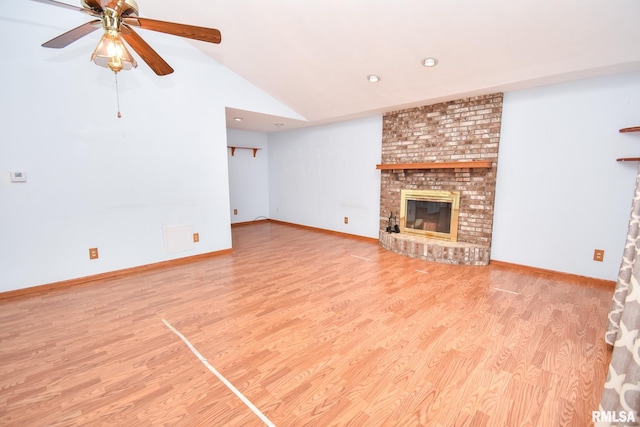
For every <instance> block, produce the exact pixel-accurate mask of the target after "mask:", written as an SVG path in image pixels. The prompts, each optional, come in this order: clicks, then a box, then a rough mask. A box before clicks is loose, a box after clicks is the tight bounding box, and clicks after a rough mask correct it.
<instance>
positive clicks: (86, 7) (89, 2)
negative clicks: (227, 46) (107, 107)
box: [33, 0, 222, 76]
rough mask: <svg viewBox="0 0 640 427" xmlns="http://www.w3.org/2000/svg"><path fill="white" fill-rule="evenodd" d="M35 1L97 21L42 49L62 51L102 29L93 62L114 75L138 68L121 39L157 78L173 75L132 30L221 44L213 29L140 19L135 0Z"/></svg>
mask: <svg viewBox="0 0 640 427" xmlns="http://www.w3.org/2000/svg"><path fill="white" fill-rule="evenodd" d="M33 1H37V2H38V3H45V4H50V5H53V6H58V7H63V8H65V9H71V10H77V11H79V12H83V13H86V14H88V15H91V16H93V17H95V18H98V19H95V20H93V21H89V22H87V23H86V24H82V25H80V26H79V27H76V28H74V29H72V30H70V31H67V32H66V33H64V34H61V35H59V36H58V37H55V38H53V39H51V40H49V41H48V42H46V43H44V44H43V45H42V46H43V47H49V48H56V49H61V48H63V47H66V46H68V45H69V44H71V43H73V42H74V41H76V40H78V39H80V38H82V37H84V36H86V35H87V34H90V33H92V32H93V31H95V30H97V29H98V28H102V29H103V30H104V34H103V36H102V38H101V39H100V42H99V43H98V46H97V47H96V49H95V51H94V52H93V54H92V55H91V60H92V61H93V62H94V63H96V64H97V65H100V66H101V67H107V68H109V69H111V70H112V71H113V72H114V73H117V72H119V71H120V70H130V69H131V68H134V67H136V66H137V65H138V64H137V63H136V60H135V59H134V58H133V57H132V56H131V53H130V52H129V51H128V50H127V48H126V46H125V44H124V43H123V42H122V39H124V41H126V42H127V44H128V45H129V46H130V47H131V48H133V50H134V51H135V52H136V53H137V54H138V55H140V57H141V58H142V59H143V60H144V62H146V63H147V65H149V67H150V68H151V69H152V70H153V71H154V72H155V73H156V74H157V75H159V76H164V75H167V74H171V73H172V72H173V68H171V66H170V65H169V64H167V62H166V61H165V60H164V59H162V58H161V57H160V55H158V53H157V52H156V51H155V50H153V49H152V48H151V46H149V44H148V43H147V42H145V41H144V40H143V39H142V37H140V35H138V33H137V32H135V31H134V29H133V28H132V27H138V28H142V29H145V30H151V31H158V32H161V33H166V34H172V35H176V36H180V37H186V38H189V39H194V40H201V41H205V42H209V43H220V41H221V40H222V37H221V35H220V31H218V30H216V29H213V28H205V27H197V26H194V25H185V24H177V23H174V22H165V21H158V20H155V19H149V18H141V17H139V16H138V5H137V4H136V2H135V0H81V4H82V7H77V6H72V5H69V4H66V3H62V2H59V1H55V0H33Z"/></svg>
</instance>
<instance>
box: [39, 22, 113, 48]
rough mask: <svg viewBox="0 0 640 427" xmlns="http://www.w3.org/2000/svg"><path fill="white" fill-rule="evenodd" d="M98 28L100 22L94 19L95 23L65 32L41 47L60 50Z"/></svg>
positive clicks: (100, 24) (88, 23) (100, 26)
mask: <svg viewBox="0 0 640 427" xmlns="http://www.w3.org/2000/svg"><path fill="white" fill-rule="evenodd" d="M98 28H102V21H100V20H99V19H96V20H95V21H90V22H87V23H86V24H82V25H80V26H79V27H76V28H74V29H73V30H70V31H67V32H66V33H64V34H61V35H59V36H58V37H56V38H53V39H51V40H49V41H48V42H46V43H44V44H43V45H42V47H50V48H54V49H62V48H63V47H66V46H68V45H70V44H71V43H73V42H74V41H76V40H78V39H80V38H82V37H84V36H86V35H87V34H90V33H92V32H94V31H95V30H97V29H98Z"/></svg>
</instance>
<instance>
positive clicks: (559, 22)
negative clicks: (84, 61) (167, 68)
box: [64, 0, 640, 132]
mask: <svg viewBox="0 0 640 427" xmlns="http://www.w3.org/2000/svg"><path fill="white" fill-rule="evenodd" d="M64 1H65V2H67V3H70V4H71V3H74V2H72V1H69V0H64ZM138 5H139V8H140V16H146V17H152V18H155V19H161V20H167V21H173V22H182V23H189V24H194V25H201V26H207V27H213V28H218V29H219V30H220V31H221V32H222V43H221V44H219V45H209V44H206V43H203V42H192V43H193V44H194V45H195V46H197V47H198V48H199V49H201V50H202V51H204V52H205V53H206V54H208V55H210V56H211V57H212V58H213V59H215V60H216V61H218V62H219V63H221V64H222V65H224V66H226V67H228V68H229V69H231V70H232V71H234V72H235V73H237V74H239V75H240V76H242V77H244V78H246V79H247V80H249V81H250V82H251V83H253V84H254V85H255V86H257V87H259V88H260V89H262V90H263V91H264V92H266V93H268V94H270V95H271V96H273V97H274V98H276V99H278V100H279V101H281V102H282V103H284V104H286V105H287V106H289V107H290V108H291V109H293V110H294V111H296V112H297V113H298V114H299V115H300V116H301V117H304V119H306V120H304V121H301V120H294V119H291V118H282V117H272V116H265V115H261V114H257V113H252V112H247V111H240V110H231V109H228V111H227V115H228V126H229V127H233V128H239V129H247V130H256V131H262V132H274V131H281V130H287V129H292V128H296V127H300V126H305V125H309V124H321V123H328V122H333V121H340V120H346V119H352V118H358V117H364V116H368V115H372V114H380V113H384V112H387V111H393V110H397V109H403V108H408V107H412V106H418V105H426V104H431V103H436V102H442V101H446V100H450V99H457V98H461V97H467V96H472V95H477V94H485V93H491V92H497V91H510V90H517V89H525V88H531V87H535V86H539V85H545V84H551V83H558V82H564V81H570V80H575V79H581V78H587V77H594V76H602V75H607V74H614V73H620V72H628V71H637V70H640V0H609V1H603V0H518V1H508V0H482V1H477V0H476V1H472V0H466V1H463V0H394V1H391V0H225V1H222V0H190V1H189V2H176V1H175V0H139V1H138ZM426 57H433V58H437V60H438V64H437V66H435V67H431V68H427V67H425V66H423V65H422V61H423V59H424V58H426ZM370 74H376V75H378V76H380V78H381V80H380V81H379V82H377V83H370V82H369V81H368V80H367V76H368V75H370ZM233 117H242V118H243V120H242V122H237V121H235V120H233ZM276 123H279V124H280V125H279V126H276V125H275V124H276Z"/></svg>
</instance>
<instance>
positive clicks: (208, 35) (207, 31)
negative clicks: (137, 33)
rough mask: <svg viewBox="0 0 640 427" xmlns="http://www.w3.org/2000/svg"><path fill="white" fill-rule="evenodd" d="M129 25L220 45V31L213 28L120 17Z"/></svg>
mask: <svg viewBox="0 0 640 427" xmlns="http://www.w3.org/2000/svg"><path fill="white" fill-rule="evenodd" d="M122 20H123V21H124V22H126V23H127V24H129V25H134V26H136V27H140V28H142V29H145V30H151V31H158V32H160V33H166V34H172V35H174V36H180V37H186V38H188V39H194V40H201V41H205V42H209V43H220V41H222V36H221V35H220V31H218V30H216V29H213V28H206V27H197V26H195V25H186V24H176V23H175V22H166V21H158V20H156V19H149V18H140V17H124V16H123V17H122Z"/></svg>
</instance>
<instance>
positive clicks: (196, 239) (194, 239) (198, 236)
mask: <svg viewBox="0 0 640 427" xmlns="http://www.w3.org/2000/svg"><path fill="white" fill-rule="evenodd" d="M193 241H194V242H195V243H198V242H199V241H200V233H193Z"/></svg>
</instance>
